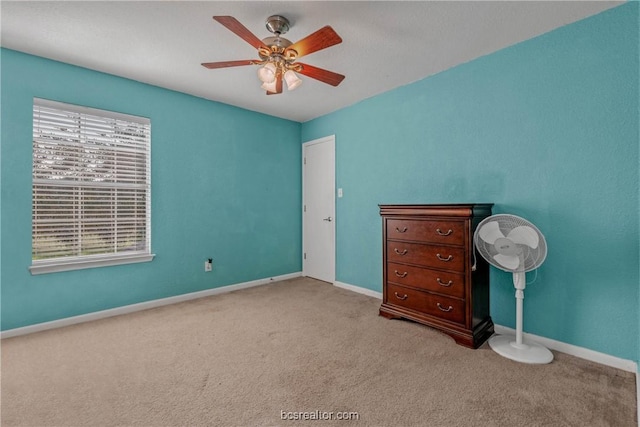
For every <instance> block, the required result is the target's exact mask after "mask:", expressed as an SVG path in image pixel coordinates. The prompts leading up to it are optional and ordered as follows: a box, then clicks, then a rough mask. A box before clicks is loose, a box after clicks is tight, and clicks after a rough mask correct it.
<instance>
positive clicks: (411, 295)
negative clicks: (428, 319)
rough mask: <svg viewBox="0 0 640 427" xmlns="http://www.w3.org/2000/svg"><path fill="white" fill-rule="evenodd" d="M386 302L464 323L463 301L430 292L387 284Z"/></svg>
mask: <svg viewBox="0 0 640 427" xmlns="http://www.w3.org/2000/svg"><path fill="white" fill-rule="evenodd" d="M386 302H387V303H388V304H392V305H397V306H400V307H404V308H408V309H410V310H415V311H418V312H421V313H425V314H429V315H431V316H435V317H438V318H440V319H445V320H449V321H452V322H456V323H464V307H465V305H464V301H461V300H457V299H453V298H447V297H444V296H440V295H435V294H431V293H429V292H425V291H418V290H414V289H409V288H405V287H403V286H397V285H393V284H391V283H389V284H387V301H386Z"/></svg>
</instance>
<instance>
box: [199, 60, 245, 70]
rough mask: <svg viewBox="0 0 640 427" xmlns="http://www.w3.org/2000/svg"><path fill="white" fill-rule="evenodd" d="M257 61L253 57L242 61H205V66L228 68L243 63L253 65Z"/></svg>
mask: <svg viewBox="0 0 640 427" xmlns="http://www.w3.org/2000/svg"><path fill="white" fill-rule="evenodd" d="M254 63H255V61H254V60H252V59H243V60H240V61H222V62H204V63H203V64H202V66H203V67H206V68H209V69H214V68H227V67H239V66H241V65H253V64H254Z"/></svg>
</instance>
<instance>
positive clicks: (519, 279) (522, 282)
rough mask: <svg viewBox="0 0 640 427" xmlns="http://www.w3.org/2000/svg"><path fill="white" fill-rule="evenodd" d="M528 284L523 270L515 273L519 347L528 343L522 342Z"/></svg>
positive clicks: (517, 340)
mask: <svg viewBox="0 0 640 427" xmlns="http://www.w3.org/2000/svg"><path fill="white" fill-rule="evenodd" d="M526 285H527V279H526V276H525V274H524V273H523V272H520V273H513V286H514V287H515V288H516V344H515V346H516V347H517V348H526V347H527V345H526V344H522V312H523V303H524V288H525V286H526Z"/></svg>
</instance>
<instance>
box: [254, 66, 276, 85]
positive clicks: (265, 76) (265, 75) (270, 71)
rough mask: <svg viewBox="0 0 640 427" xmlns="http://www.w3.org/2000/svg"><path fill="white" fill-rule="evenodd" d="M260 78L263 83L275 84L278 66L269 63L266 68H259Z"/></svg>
mask: <svg viewBox="0 0 640 427" xmlns="http://www.w3.org/2000/svg"><path fill="white" fill-rule="evenodd" d="M258 78H259V79H260V81H261V82H262V83H273V82H275V81H276V66H275V65H274V64H273V62H268V63H267V64H265V66H264V67H260V68H258Z"/></svg>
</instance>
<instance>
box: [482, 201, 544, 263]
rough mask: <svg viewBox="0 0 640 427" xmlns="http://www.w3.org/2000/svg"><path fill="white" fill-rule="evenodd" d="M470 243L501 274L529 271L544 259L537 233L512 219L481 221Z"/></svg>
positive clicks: (526, 223)
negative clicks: (473, 244)
mask: <svg viewBox="0 0 640 427" xmlns="http://www.w3.org/2000/svg"><path fill="white" fill-rule="evenodd" d="M473 241H474V243H475V246H476V248H477V249H478V252H480V255H482V257H483V258H484V259H486V260H487V262H489V264H491V265H493V266H494V267H497V268H499V269H501V270H505V271H510V272H527V271H531V270H533V269H536V268H538V267H539V266H540V265H541V264H542V263H543V262H544V260H545V258H546V256H547V243H546V241H545V239H544V236H543V235H542V233H541V232H540V230H538V228H537V227H536V226H535V225H533V224H532V223H530V222H529V221H527V220H526V219H524V218H521V217H519V216H516V215H507V214H499V215H492V216H490V217H488V218H485V219H484V220H483V221H482V222H480V224H478V227H477V228H476V231H475V233H474V235H473Z"/></svg>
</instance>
